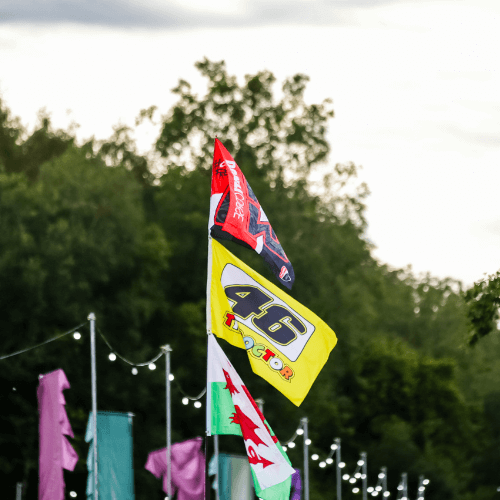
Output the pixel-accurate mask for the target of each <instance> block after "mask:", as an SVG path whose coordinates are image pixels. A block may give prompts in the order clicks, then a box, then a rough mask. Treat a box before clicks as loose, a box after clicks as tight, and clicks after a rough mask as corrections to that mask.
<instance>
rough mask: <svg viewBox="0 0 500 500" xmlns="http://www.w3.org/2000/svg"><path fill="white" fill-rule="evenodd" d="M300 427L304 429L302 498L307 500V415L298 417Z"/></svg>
mask: <svg viewBox="0 0 500 500" xmlns="http://www.w3.org/2000/svg"><path fill="white" fill-rule="evenodd" d="M300 421H301V422H302V428H303V429H304V434H303V437H304V499H305V500H309V445H308V444H307V443H308V442H309V441H308V440H309V437H308V435H307V430H308V429H307V427H308V425H307V422H308V420H307V417H304V418H302V419H300Z"/></svg>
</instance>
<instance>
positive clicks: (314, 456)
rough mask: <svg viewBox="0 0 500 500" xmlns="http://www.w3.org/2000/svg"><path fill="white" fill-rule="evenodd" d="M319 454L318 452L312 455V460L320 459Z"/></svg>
mask: <svg viewBox="0 0 500 500" xmlns="http://www.w3.org/2000/svg"><path fill="white" fill-rule="evenodd" d="M318 458H319V455H318V454H317V453H314V455H311V460H318Z"/></svg>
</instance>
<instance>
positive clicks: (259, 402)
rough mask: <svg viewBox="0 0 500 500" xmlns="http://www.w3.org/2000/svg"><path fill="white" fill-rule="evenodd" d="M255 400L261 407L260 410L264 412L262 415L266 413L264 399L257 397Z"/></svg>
mask: <svg viewBox="0 0 500 500" xmlns="http://www.w3.org/2000/svg"><path fill="white" fill-rule="evenodd" d="M255 402H256V403H257V406H258V407H259V410H260V412H261V413H262V415H264V400H263V399H256V400H255Z"/></svg>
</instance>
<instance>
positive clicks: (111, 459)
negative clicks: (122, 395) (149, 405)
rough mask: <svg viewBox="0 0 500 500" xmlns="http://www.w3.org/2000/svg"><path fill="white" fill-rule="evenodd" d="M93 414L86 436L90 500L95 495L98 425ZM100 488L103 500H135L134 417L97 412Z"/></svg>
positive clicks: (98, 480) (98, 482) (98, 477)
mask: <svg viewBox="0 0 500 500" xmlns="http://www.w3.org/2000/svg"><path fill="white" fill-rule="evenodd" d="M93 423H94V421H93V417H92V412H90V415H89V420H88V424H87V431H86V433H85V441H86V442H87V443H89V453H88V455H87V469H88V471H89V474H88V478H87V498H88V499H89V500H92V499H93V495H94V446H93V439H94V435H95V433H94V425H93ZM97 488H98V494H99V499H102V500H104V499H110V500H112V499H116V500H133V499H134V465H133V458H132V414H130V413H114V412H104V411H98V412H97Z"/></svg>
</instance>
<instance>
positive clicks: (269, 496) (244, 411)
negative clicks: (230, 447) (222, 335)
mask: <svg viewBox="0 0 500 500" xmlns="http://www.w3.org/2000/svg"><path fill="white" fill-rule="evenodd" d="M208 337H209V338H208V365H207V384H208V387H207V389H208V394H207V395H208V400H209V401H207V425H208V428H207V430H209V431H210V433H211V434H234V435H238V436H243V440H244V443H245V448H246V450H247V455H248V461H249V462H250V468H251V471H252V476H253V479H254V485H255V490H256V493H257V496H258V497H259V498H262V499H264V500H288V499H289V497H290V486H291V476H292V474H293V473H294V469H293V468H292V466H291V464H290V460H289V459H288V457H287V455H286V453H285V452H284V451H283V448H282V447H281V446H280V445H279V443H275V442H274V440H273V437H272V436H273V435H274V434H273V432H272V430H271V429H270V428H269V426H268V425H266V424H267V422H265V421H264V417H263V415H262V413H260V411H259V410H258V408H257V405H256V404H255V402H254V400H253V399H252V397H251V396H250V394H249V392H248V390H247V389H246V387H245V386H244V384H243V382H242V380H241V378H240V377H239V375H238V374H237V373H236V370H235V369H234V368H233V366H232V365H231V363H230V362H229V360H228V358H227V357H226V355H225V354H224V352H223V351H222V349H221V348H220V346H219V344H218V343H217V341H216V340H215V337H214V336H213V335H212V334H210V335H209V336H208Z"/></svg>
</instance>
